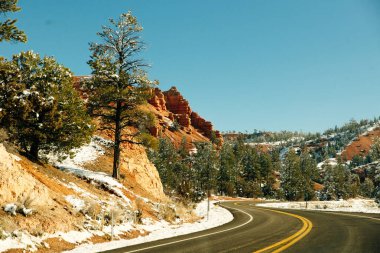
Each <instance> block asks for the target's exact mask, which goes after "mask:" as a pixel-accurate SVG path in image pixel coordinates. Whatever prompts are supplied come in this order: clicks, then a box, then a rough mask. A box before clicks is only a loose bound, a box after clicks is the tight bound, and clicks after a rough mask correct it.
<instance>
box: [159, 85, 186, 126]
mask: <svg viewBox="0 0 380 253" xmlns="http://www.w3.org/2000/svg"><path fill="white" fill-rule="evenodd" d="M163 94H164V97H165V101H166V108H167V109H168V110H169V111H170V112H172V113H173V117H174V119H175V120H177V122H178V124H180V125H181V126H183V127H187V128H188V127H190V125H191V119H190V115H191V109H190V106H189V102H187V100H186V99H184V98H183V96H182V95H181V93H179V92H178V90H177V88H176V87H171V88H170V90H168V91H165V92H164V93H163Z"/></svg>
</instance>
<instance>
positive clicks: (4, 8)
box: [0, 0, 26, 42]
mask: <svg viewBox="0 0 380 253" xmlns="http://www.w3.org/2000/svg"><path fill="white" fill-rule="evenodd" d="M17 2H18V0H1V1H0V15H6V13H7V12H17V11H19V10H20V8H19V7H17ZM16 22H17V19H6V20H4V21H3V20H1V21H0V42H1V41H4V40H5V41H20V42H26V35H25V33H24V32H23V31H20V30H19V29H18V28H17V27H16Z"/></svg>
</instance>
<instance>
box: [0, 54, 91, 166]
mask: <svg viewBox="0 0 380 253" xmlns="http://www.w3.org/2000/svg"><path fill="white" fill-rule="evenodd" d="M0 78H1V79H0V98H1V99H0V108H1V111H2V112H3V119H2V120H1V124H2V125H3V126H5V127H6V128H7V130H8V131H9V133H10V135H11V138H12V139H13V140H14V141H15V142H16V143H18V144H20V146H21V147H22V148H23V149H24V150H25V151H26V152H27V153H29V154H30V155H31V156H32V157H34V158H35V159H38V156H39V151H40V150H43V151H47V152H50V151H52V152H64V153H68V152H69V151H70V150H71V149H72V148H75V147H79V146H81V145H82V144H83V143H84V142H86V141H88V140H89V138H90V136H91V133H92V126H91V119H90V118H89V116H87V114H86V113H85V108H84V105H83V103H82V100H81V98H80V97H79V94H78V93H77V92H76V91H75V90H74V88H73V82H72V74H71V72H70V70H69V69H67V68H65V67H64V66H62V65H60V64H58V63H57V62H56V61H55V59H54V58H51V57H44V58H41V57H40V56H39V55H38V54H35V53H33V52H23V53H20V54H18V55H14V56H13V59H12V60H10V61H7V60H1V61H0Z"/></svg>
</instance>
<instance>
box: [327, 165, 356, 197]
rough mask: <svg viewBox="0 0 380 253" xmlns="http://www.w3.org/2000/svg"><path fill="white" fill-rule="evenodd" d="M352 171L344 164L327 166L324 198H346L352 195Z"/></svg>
mask: <svg viewBox="0 0 380 253" xmlns="http://www.w3.org/2000/svg"><path fill="white" fill-rule="evenodd" d="M351 183H352V182H351V177H350V172H349V171H348V170H347V169H346V168H345V167H344V166H343V165H342V164H338V165H337V166H334V167H332V166H327V167H326V170H325V176H324V180H323V185H324V188H323V190H322V199H324V200H336V199H341V198H342V199H346V198H348V197H350V196H351V195H350V194H351Z"/></svg>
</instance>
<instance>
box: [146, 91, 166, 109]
mask: <svg viewBox="0 0 380 253" xmlns="http://www.w3.org/2000/svg"><path fill="white" fill-rule="evenodd" d="M148 102H149V103H150V104H151V105H153V106H154V107H155V108H157V110H162V111H166V102H165V97H164V94H163V93H162V92H161V90H160V89H158V88H155V89H154V90H153V96H152V98H151V99H149V100H148Z"/></svg>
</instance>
